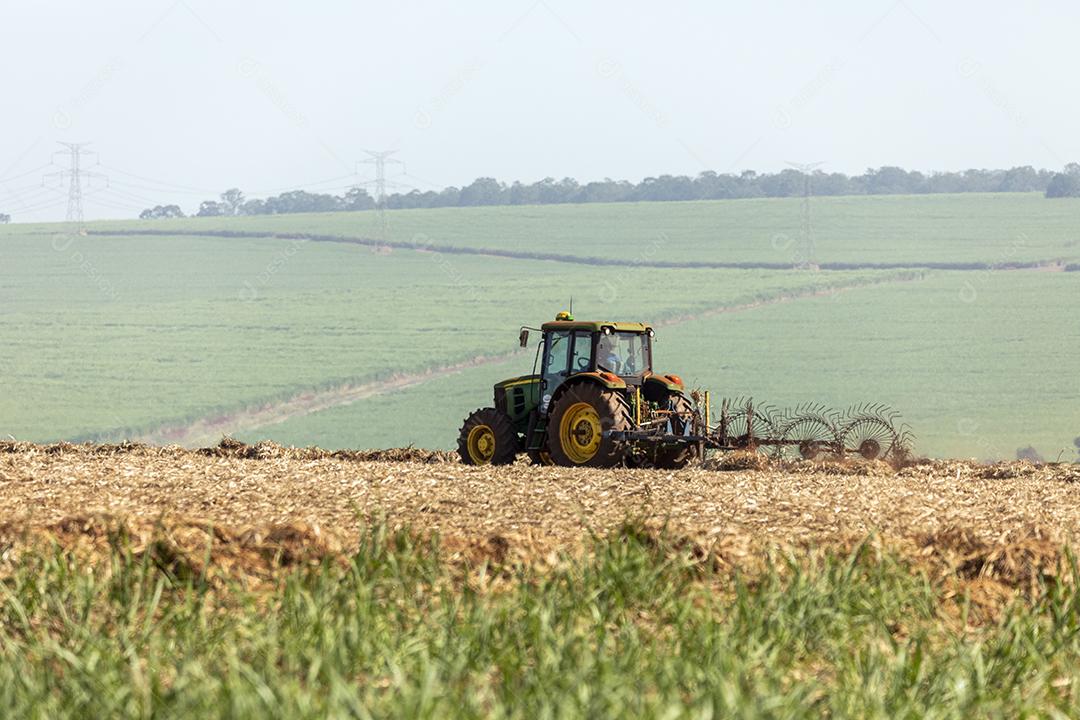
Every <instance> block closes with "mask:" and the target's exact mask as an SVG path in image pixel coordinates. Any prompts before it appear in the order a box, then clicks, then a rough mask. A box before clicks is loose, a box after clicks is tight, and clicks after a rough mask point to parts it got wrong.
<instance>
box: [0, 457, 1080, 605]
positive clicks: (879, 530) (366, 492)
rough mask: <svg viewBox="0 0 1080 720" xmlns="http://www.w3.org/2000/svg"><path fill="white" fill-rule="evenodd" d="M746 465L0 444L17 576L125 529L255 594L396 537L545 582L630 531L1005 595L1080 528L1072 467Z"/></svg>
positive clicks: (734, 563) (704, 552)
mask: <svg viewBox="0 0 1080 720" xmlns="http://www.w3.org/2000/svg"><path fill="white" fill-rule="evenodd" d="M733 459H734V462H732V461H731V460H732V459H731V458H729V459H728V460H723V459H719V458H718V459H713V460H711V461H709V463H711V467H712V468H716V469H704V468H694V469H687V470H683V471H679V472H666V471H657V470H588V469H567V468H546V467H545V468H537V467H531V466H528V465H525V464H518V465H514V466H509V467H500V468H490V467H489V468H473V467H468V466H463V465H460V464H458V463H457V462H455V461H454V458H453V457H452V456H450V455H449V454H446V453H437V452H432V453H429V452H425V451H415V450H403V451H375V452H361V453H350V452H338V453H328V452H323V451H319V450H296V449H289V448H281V447H280V446H276V445H273V444H270V443H266V444H260V445H255V446H250V445H242V444H240V443H230V442H229V441H226V442H224V443H223V444H222V445H221V446H219V447H217V448H209V449H205V450H197V451H191V450H184V449H180V448H177V447H165V448H153V447H145V446H138V445H132V446H91V445H67V444H60V445H52V446H41V445H33V444H27V443H6V444H3V445H0V496H2V497H3V498H4V503H3V507H2V508H0V542H2V543H3V544H2V546H0V547H3V548H4V558H5V559H6V560H8V561H10V560H11V559H13V558H15V557H17V556H18V554H19V552H20V548H25V547H27V546H29V545H35V546H38V547H40V546H41V543H42V539H43V538H45V537H49V538H51V539H54V540H55V541H57V542H58V543H59V544H60V546H62V547H72V548H76V547H81V548H84V549H91V550H92V549H93V547H94V546H95V545H97V546H101V547H103V543H105V542H106V540H107V539H108V538H109V537H112V535H110V533H114V531H115V530H116V528H118V527H123V528H124V531H125V533H127V534H128V535H129V536H130V537H132V538H135V539H136V540H137V541H139V542H142V543H144V544H145V543H149V542H151V541H153V539H154V538H165V540H166V542H167V543H168V544H170V546H171V547H172V548H173V550H174V551H175V552H177V553H179V554H180V555H181V556H183V557H186V558H188V559H189V560H190V562H193V563H196V564H197V563H198V561H199V559H200V558H202V557H204V556H206V554H207V552H210V551H212V556H213V558H215V559H220V560H221V561H222V562H223V563H224V562H226V559H228V563H229V564H230V565H231V566H232V570H234V571H238V572H239V573H240V574H241V575H243V574H245V573H249V572H250V573H251V574H255V575H266V574H267V573H270V574H272V573H273V572H274V570H275V569H276V568H277V567H278V566H280V565H290V564H293V563H295V561H296V560H297V559H298V558H323V557H326V556H327V555H336V554H337V553H339V552H345V553H347V552H349V550H350V549H352V548H355V546H356V538H357V537H358V536H359V534H360V533H361V532H362V530H361V528H362V527H365V526H370V525H371V524H372V523H384V524H385V525H386V526H387V527H390V528H395V529H398V528H404V529H408V530H409V531H410V532H412V533H415V534H417V535H420V536H426V535H431V534H438V536H439V538H440V540H441V542H442V543H443V546H444V547H447V548H450V549H451V550H452V551H453V552H454V553H455V557H458V558H459V559H462V560H464V561H467V562H470V563H473V562H476V561H480V560H496V561H498V562H499V563H504V562H506V561H511V562H512V563H513V564H516V565H528V566H542V565H545V564H550V563H553V562H557V560H558V558H559V557H564V556H572V555H574V554H576V553H578V552H579V551H580V550H582V549H583V548H585V547H586V546H588V545H589V543H590V541H591V540H592V539H595V538H596V537H605V536H609V535H611V534H612V532H613V531H616V530H618V529H619V528H622V527H624V526H625V525H626V524H627V523H628V522H630V523H635V524H640V525H642V526H644V527H647V528H651V529H654V530H656V531H657V532H663V533H664V534H666V535H667V536H669V537H673V538H679V539H680V542H683V543H685V544H686V547H691V548H693V552H694V554H695V555H697V556H700V557H708V558H709V559H710V562H711V563H713V564H714V565H715V566H717V567H723V568H726V569H729V570H730V569H740V570H751V569H752V568H754V567H756V566H758V565H759V564H760V561H761V560H762V558H763V557H765V556H766V555H767V554H768V552H769V551H778V550H779V551H781V552H794V553H796V554H801V553H802V552H803V551H814V552H819V551H838V552H845V551H849V550H850V549H851V548H853V547H855V546H857V545H858V544H859V543H860V542H862V541H864V540H867V539H868V538H869V541H870V542H871V544H873V545H874V546H878V547H884V548H887V549H888V550H890V551H896V552H898V553H899V554H900V555H901V556H903V557H905V558H908V559H910V560H912V561H914V562H916V563H917V564H920V565H922V564H925V565H926V567H927V568H929V569H931V570H932V572H933V573H935V574H950V575H953V576H959V577H962V578H965V579H967V580H975V581H978V582H979V583H983V584H985V583H987V582H992V583H994V584H998V585H1003V586H1005V587H1002V588H1000V590H1002V591H1004V590H1007V589H1008V588H1009V587H1011V588H1014V589H1022V587H1021V586H1022V585H1025V584H1027V583H1030V582H1032V581H1034V579H1036V578H1037V577H1041V576H1043V575H1045V574H1047V573H1050V574H1052V573H1053V572H1054V566H1055V564H1056V563H1058V562H1059V561H1060V560H1061V552H1062V551H1063V548H1064V547H1066V546H1068V545H1071V544H1073V543H1074V542H1075V540H1076V529H1077V528H1078V527H1080V494H1078V493H1077V492H1076V488H1077V485H1076V482H1077V481H1078V480H1080V466H1077V465H1042V466H1036V465H1031V464H1028V463H1005V464H998V465H990V466H985V465H978V464H974V463H967V462H948V461H924V462H923V463H921V464H915V465H912V466H910V467H906V468H903V469H900V470H895V469H893V468H891V467H889V466H887V465H884V464H881V463H875V464H846V465H841V464H839V463H816V464H814V463H797V464H790V465H786V466H784V467H778V468H747V467H745V465H746V464H747V463H740V462H739V460H740V458H738V457H735V458H733ZM709 463H707V465H708V464H709ZM750 464H752V463H750ZM729 468H735V469H729ZM211 536H213V540H212V541H211V539H210V538H211ZM245 558H246V559H245ZM248 564H250V565H251V567H248V566H247V565H248Z"/></svg>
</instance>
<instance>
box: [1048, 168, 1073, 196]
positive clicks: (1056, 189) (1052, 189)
mask: <svg viewBox="0 0 1080 720" xmlns="http://www.w3.org/2000/svg"><path fill="white" fill-rule="evenodd" d="M1046 197H1048V198H1066V197H1080V176H1077V175H1066V174H1065V173H1058V174H1057V175H1055V176H1054V177H1052V178H1050V184H1049V185H1047V186H1046Z"/></svg>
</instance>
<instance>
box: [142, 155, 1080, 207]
mask: <svg viewBox="0 0 1080 720" xmlns="http://www.w3.org/2000/svg"><path fill="white" fill-rule="evenodd" d="M969 192H1042V193H1044V194H1045V195H1046V197H1048V198H1058V197H1080V164H1078V163H1070V164H1068V165H1066V166H1065V169H1064V171H1063V172H1054V171H1051V170H1036V169H1035V168H1033V167H1031V166H1029V165H1025V166H1022V167H1014V168H1011V169H1009V170H963V171H959V172H936V173H929V174H925V173H921V172H919V171H917V170H904V169H903V168H899V167H893V166H885V167H880V168H871V169H869V170H867V171H866V172H865V173H863V174H861V175H845V174H844V173H826V172H823V171H820V170H817V171H814V172H812V173H804V172H801V171H799V170H793V169H787V170H781V171H780V172H777V173H761V174H759V173H757V172H754V171H753V170H746V171H744V172H742V173H739V174H737V175H736V174H723V173H716V172H713V171H706V172H702V173H700V174H698V175H697V176H695V177H690V176H687V175H660V176H658V177H648V178H645V179H644V180H642V181H641V182H639V183H632V182H629V181H627V180H611V179H608V178H605V179H604V180H598V181H593V182H588V183H585V184H581V183H579V182H578V181H577V180H575V179H573V178H563V179H562V180H556V179H554V178H550V177H549V178H544V179H543V180H540V181H538V182H534V183H529V184H526V183H522V182H514V183H511V184H509V185H507V184H506V183H504V182H500V181H498V180H496V179H494V178H487V177H485V178H477V179H476V180H474V181H473V182H472V183H470V184H469V185H466V186H464V187H460V188H458V187H447V188H444V189H442V190H437V191H436V190H428V191H420V190H411V191H409V192H398V193H393V194H391V195H387V196H386V198H385V207H386V208H387V209H408V208H438V207H472V206H481V205H550V204H571V203H595V202H647V201H673V200H722V199H737V198H762V197H766V198H770V197H772V198H783V197H799V196H803V195H813V196H830V195H833V196H835V195H923V194H930V193H969ZM376 207H377V203H376V200H375V198H373V197H372V196H371V195H369V194H368V192H367V191H366V190H364V189H363V188H359V187H354V188H351V189H349V190H348V191H347V192H345V193H344V194H342V195H332V194H327V193H310V192H307V191H305V190H293V191H290V192H286V193H282V194H280V195H275V196H273V197H269V198H266V199H248V198H246V197H245V196H244V193H243V192H242V191H240V190H239V189H237V188H232V189H230V190H227V191H225V192H224V193H222V194H221V196H220V197H219V198H218V199H217V200H206V201H204V202H203V203H202V204H200V205H199V208H198V210H197V211H196V212H195V213H194V214H195V215H196V216H198V217H208V216H211V217H212V216H223V215H277V214H284V213H302V212H333V211H352V210H372V209H375V208H376ZM139 217H140V218H143V219H155V218H163V217H184V212H183V211H182V210H181V208H180V207H179V206H177V205H158V206H155V207H153V208H149V209H147V210H144V211H143V212H142V213H141V214H140V215H139Z"/></svg>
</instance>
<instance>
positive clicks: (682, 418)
mask: <svg viewBox="0 0 1080 720" xmlns="http://www.w3.org/2000/svg"><path fill="white" fill-rule="evenodd" d="M668 409H669V410H671V411H672V412H674V413H678V415H672V416H671V432H672V433H673V434H675V435H682V434H684V433H685V432H686V430H687V429H688V427H689V426H691V424H692V423H691V421H690V413H691V412H692V411H693V409H694V408H693V406H692V405H691V404H690V399H689V398H688V397H686V396H685V395H683V394H682V393H681V392H672V393H668ZM697 456H698V446H697V445H696V444H693V445H691V444H680V445H668V446H666V447H661V448H659V449H658V450H657V451H656V467H658V468H660V469H661V470H680V469H682V468H684V467H686V466H687V465H689V464H690V463H691V462H693V461H694V460H695V459H697Z"/></svg>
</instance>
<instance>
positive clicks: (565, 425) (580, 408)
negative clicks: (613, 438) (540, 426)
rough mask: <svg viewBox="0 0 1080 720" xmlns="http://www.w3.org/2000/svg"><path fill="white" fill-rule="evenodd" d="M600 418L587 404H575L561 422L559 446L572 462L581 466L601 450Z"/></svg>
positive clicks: (568, 409)
mask: <svg viewBox="0 0 1080 720" xmlns="http://www.w3.org/2000/svg"><path fill="white" fill-rule="evenodd" d="M601 432H603V431H602V429H601V427H600V416H599V415H598V414H597V412H596V410H595V409H593V406H592V405H590V404H589V403H587V402H579V403H574V404H573V405H571V406H570V407H569V408H567V410H566V413H565V414H563V416H562V420H561V421H559V444H560V445H561V446H562V449H563V452H564V453H566V456H567V457H568V458H570V460H571V461H572V462H575V463H577V464H578V465H581V464H583V463H587V462H589V461H590V460H592V459H593V457H595V456H596V453H597V451H598V450H599V449H600V440H601Z"/></svg>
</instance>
